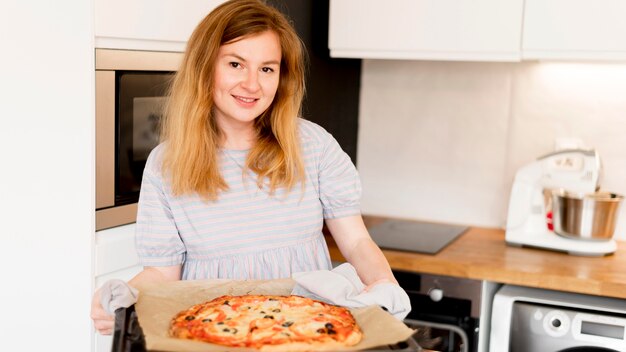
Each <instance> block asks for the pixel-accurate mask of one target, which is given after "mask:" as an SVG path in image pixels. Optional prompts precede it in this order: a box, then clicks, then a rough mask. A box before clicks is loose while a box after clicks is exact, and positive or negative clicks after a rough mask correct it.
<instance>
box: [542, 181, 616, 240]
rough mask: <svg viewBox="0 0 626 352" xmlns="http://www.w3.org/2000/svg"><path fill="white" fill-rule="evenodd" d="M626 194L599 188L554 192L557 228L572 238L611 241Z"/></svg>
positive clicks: (554, 216)
mask: <svg viewBox="0 0 626 352" xmlns="http://www.w3.org/2000/svg"><path fill="white" fill-rule="evenodd" d="M623 198H624V197H623V196H621V195H618V194H615V193H607V192H596V193H589V194H584V195H579V194H574V193H569V192H567V191H563V190H559V191H554V192H553V193H552V217H553V218H552V222H553V225H554V232H555V233H557V234H559V235H561V236H564V237H568V238H575V239H581V240H591V241H608V240H610V239H611V238H612V237H613V233H614V232H615V224H616V223H617V216H618V210H619V206H620V204H621V202H622V199H623Z"/></svg>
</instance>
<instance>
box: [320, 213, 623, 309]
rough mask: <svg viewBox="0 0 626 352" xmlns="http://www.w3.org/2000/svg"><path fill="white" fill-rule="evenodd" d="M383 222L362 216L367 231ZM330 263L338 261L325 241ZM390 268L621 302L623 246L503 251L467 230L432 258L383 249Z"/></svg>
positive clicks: (497, 239)
mask: <svg viewBox="0 0 626 352" xmlns="http://www.w3.org/2000/svg"><path fill="white" fill-rule="evenodd" d="M386 219H387V218H384V217H373V216H365V217H364V220H365V224H366V225H367V226H368V227H370V226H373V225H375V224H378V223H381V222H383V221H385V220H386ZM326 239H327V242H328V246H329V249H330V255H331V258H332V259H333V260H336V261H344V258H343V256H342V255H341V253H340V252H339V250H338V249H337V246H336V245H335V243H334V241H333V240H332V238H330V236H327V238H326ZM383 253H384V254H385V256H386V257H387V260H388V261H389V264H390V265H391V267H392V268H393V269H399V270H407V271H413V272H419V273H424V274H436V275H447V276H454V277H460V278H468V279H476V280H487V281H492V282H499V283H505V284H514V285H520V286H528V287H537V288H544V289H552V290H559V291H569V292H578V293H584V294H591V295H599V296H608V297H617V298H626V242H619V241H618V249H617V251H616V252H615V253H614V254H613V255H610V256H605V257H580V256H573V255H569V254H566V253H559V252H552V251H548V250H541V249H532V248H519V247H512V246H508V245H506V244H505V242H504V231H503V230H500V229H490V228H477V227H473V228H470V229H469V230H468V231H467V232H465V233H464V234H463V235H461V236H460V237H459V238H457V239H456V240H455V241H454V242H452V243H450V244H449V245H448V246H446V247H445V248H444V249H443V250H442V251H440V252H439V253H437V254H436V255H429V254H418V253H409V252H400V251H393V250H383Z"/></svg>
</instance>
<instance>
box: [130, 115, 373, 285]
mask: <svg viewBox="0 0 626 352" xmlns="http://www.w3.org/2000/svg"><path fill="white" fill-rule="evenodd" d="M299 135H300V140H301V143H302V151H303V156H304V162H305V169H306V181H305V189H304V192H303V191H302V188H301V187H300V185H299V184H298V185H296V186H295V187H294V188H293V189H292V191H291V192H285V190H284V189H278V190H277V191H276V192H275V194H274V196H269V194H268V192H267V189H265V188H264V189H259V188H258V187H257V186H256V175H255V174H253V173H252V172H249V173H248V174H247V175H243V174H242V165H244V164H245V159H246V155H247V153H248V151H238V150H222V151H221V155H220V156H221V171H222V175H223V177H224V179H225V180H226V182H227V183H228V185H229V187H230V189H229V190H228V191H226V192H222V193H220V196H219V199H218V200H217V201H215V202H211V201H209V202H205V201H203V200H202V199H201V198H200V197H199V196H197V195H184V196H176V197H175V196H173V195H172V192H171V187H170V185H169V183H168V182H167V178H166V177H164V176H163V174H162V173H161V169H160V166H161V160H162V159H161V155H162V152H163V148H164V146H163V145H162V144H161V145H159V146H157V147H156V148H155V149H154V150H153V151H152V153H151V154H150V156H149V158H148V161H147V163H146V167H145V170H144V176H143V181H142V184H141V193H140V197H139V210H138V214H137V226H136V229H137V230H136V245H137V252H138V254H139V258H140V262H141V264H142V265H144V266H166V265H176V264H183V274H182V276H183V277H182V278H183V279H185V280H195V279H207V278H212V279H214V278H229V279H276V278H285V277H290V276H291V274H292V273H295V272H301V271H310V270H321V269H331V262H330V256H329V253H328V247H327V246H326V242H325V241H324V236H323V234H322V225H323V219H325V218H326V219H332V218H340V217H345V216H351V215H358V214H360V196H361V184H360V181H359V176H358V173H357V171H356V169H355V167H354V165H353V164H352V162H351V160H350V158H349V156H348V155H347V154H346V153H345V152H343V150H341V147H340V146H339V144H338V143H337V141H336V140H335V139H334V138H333V137H332V136H331V135H330V134H329V133H328V132H326V131H325V130H324V129H323V128H322V127H320V126H318V125H316V124H314V123H312V122H310V121H306V120H302V119H300V120H299Z"/></svg>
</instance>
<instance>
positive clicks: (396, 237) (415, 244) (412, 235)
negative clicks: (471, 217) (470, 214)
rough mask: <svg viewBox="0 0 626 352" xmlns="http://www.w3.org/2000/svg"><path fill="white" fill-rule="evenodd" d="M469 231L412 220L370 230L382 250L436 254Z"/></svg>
mask: <svg viewBox="0 0 626 352" xmlns="http://www.w3.org/2000/svg"><path fill="white" fill-rule="evenodd" d="M467 229H468V227H467V226H461V225H449V224H441V223H432V222H421V221H411V220H386V221H385V222H383V223H380V224H378V225H375V226H372V227H370V228H368V230H369V233H370V235H371V236H372V239H373V240H374V242H376V244H378V246H379V247H380V248H384V249H393V250H399V251H408V252H417V253H425V254H436V253H438V252H439V251H440V250H442V249H443V248H444V247H445V246H447V245H448V244H449V243H451V242H452V241H454V240H455V239H456V238H457V237H459V236H460V235H461V234H463V233H464V232H465V231H466V230H467Z"/></svg>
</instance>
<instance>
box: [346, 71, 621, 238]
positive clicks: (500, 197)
mask: <svg viewBox="0 0 626 352" xmlns="http://www.w3.org/2000/svg"><path fill="white" fill-rule="evenodd" d="M625 136H626V65H621V64H579V63H564V62H563V63H546V62H526V63H470V62H426V61H395V60H394V61H389V60H364V61H363V68H362V77H361V96H360V106H359V136H358V156H357V158H358V159H357V165H358V169H359V172H360V174H361V178H362V181H363V204H362V209H363V212H364V213H366V214H380V215H389V216H394V217H402V218H411V219H419V220H427V221H436V222H450V223H458V224H466V225H475V226H487V227H502V228H503V227H504V226H505V224H506V211H507V208H508V201H509V194H510V188H511V184H512V181H513V178H514V176H515V172H516V171H517V169H519V168H520V167H521V166H523V165H525V164H527V163H529V162H531V161H533V160H534V159H536V158H537V157H539V156H541V155H543V154H546V153H549V152H551V151H553V150H554V149H555V141H556V140H557V139H561V140H568V139H570V138H573V139H580V140H582V141H583V142H584V144H585V145H586V146H589V147H594V148H596V149H597V150H598V151H599V153H600V156H601V158H602V162H603V166H604V173H603V176H602V181H601V188H602V189H603V190H606V191H611V192H615V193H620V194H626V138H625ZM615 237H616V238H619V239H626V204H622V207H621V210H620V218H619V219H618V224H617V229H616V234H615Z"/></svg>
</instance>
